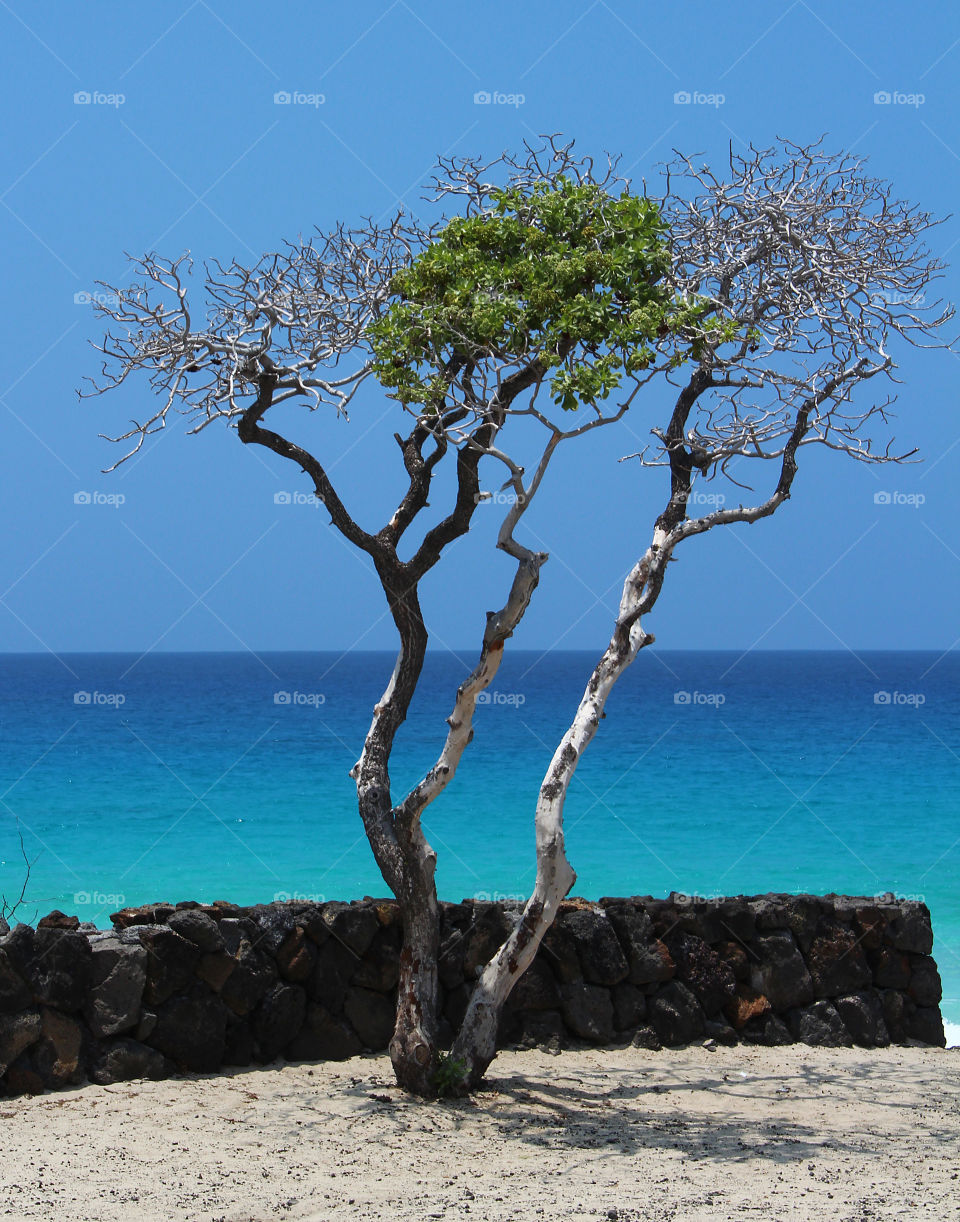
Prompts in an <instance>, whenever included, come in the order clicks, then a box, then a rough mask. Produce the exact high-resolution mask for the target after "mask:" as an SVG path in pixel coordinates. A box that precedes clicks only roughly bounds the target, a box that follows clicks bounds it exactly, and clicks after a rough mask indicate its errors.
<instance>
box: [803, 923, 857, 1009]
mask: <svg viewBox="0 0 960 1222" xmlns="http://www.w3.org/2000/svg"><path fill="white" fill-rule="evenodd" d="M807 966H808V968H809V969H810V978H811V980H812V981H813V992H814V996H816V997H836V996H838V995H839V994H846V993H849V992H851V991H852V990H851V986H853V987H854V988H859V987H861V986H863V985H867V984H870V983H871V981H872V979H873V977H872V974H871V971H870V965H869V964H868V963H867V960H866V956H865V955H864V952H863V949H862V948H861V947H860V946H859V945H858V943H857V935H856V933H855V932H854V930H853V929H852V928H851V927H850V926H849V925H844V924H842V923H841V922H839V921H835V920H830V919H825V920H823V921H821V923H820V925H819V926H818V929H817V936H816V937H815V938H814V939H813V941H812V943H811V944H810V950H809V952H808V954H807Z"/></svg>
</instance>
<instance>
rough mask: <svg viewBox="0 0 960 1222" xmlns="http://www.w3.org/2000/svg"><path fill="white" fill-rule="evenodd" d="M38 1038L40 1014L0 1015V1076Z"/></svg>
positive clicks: (34, 1011)
mask: <svg viewBox="0 0 960 1222" xmlns="http://www.w3.org/2000/svg"><path fill="white" fill-rule="evenodd" d="M39 1038H40V1014H39V1012H38V1011H36V1010H25V1011H23V1012H22V1013H20V1014H0V1075H2V1074H3V1073H5V1072H6V1070H7V1067H8V1066H9V1065H12V1064H13V1062H14V1061H16V1060H17V1058H18V1057H19V1056H20V1055H21V1053H23V1052H25V1051H26V1050H27V1049H28V1048H29V1047H30V1046H31V1044H35V1043H36V1042H37V1040H38V1039H39Z"/></svg>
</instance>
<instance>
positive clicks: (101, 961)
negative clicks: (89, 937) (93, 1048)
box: [83, 938, 147, 1037]
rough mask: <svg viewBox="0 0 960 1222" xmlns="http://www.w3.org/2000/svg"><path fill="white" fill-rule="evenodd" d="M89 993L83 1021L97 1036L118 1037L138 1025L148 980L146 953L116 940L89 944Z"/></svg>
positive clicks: (137, 947) (104, 940) (103, 940)
mask: <svg viewBox="0 0 960 1222" xmlns="http://www.w3.org/2000/svg"><path fill="white" fill-rule="evenodd" d="M91 961H92V966H91V971H90V983H91V988H90V992H89V993H88V995H87V999H86V1004H85V1005H84V1008H83V1014H84V1018H85V1019H86V1020H87V1025H88V1027H89V1028H90V1030H91V1031H92V1032H93V1034H94V1035H95V1036H97V1037H101V1036H106V1035H118V1034H119V1033H120V1032H121V1031H129V1030H130V1028H131V1027H135V1026H136V1025H137V1020H138V1018H139V1016H140V1004H141V1001H142V1000H143V992H144V987H145V985H146V980H147V952H146V950H145V949H144V948H143V947H142V946H128V945H126V944H124V943H123V942H121V941H120V940H119V938H109V939H106V938H105V939H99V940H97V941H96V942H93V943H92V945H91Z"/></svg>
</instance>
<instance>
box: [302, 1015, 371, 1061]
mask: <svg viewBox="0 0 960 1222" xmlns="http://www.w3.org/2000/svg"><path fill="white" fill-rule="evenodd" d="M362 1051H363V1045H362V1044H361V1043H360V1040H359V1038H358V1037H357V1035H356V1033H355V1032H354V1031H353V1030H352V1029H351V1028H350V1027H348V1026H347V1024H346V1023H344V1022H342V1021H341V1020H340V1019H338V1018H335V1017H334V1016H333V1015H332V1014H330V1012H329V1011H328V1010H325V1009H324V1007H323V1006H319V1005H316V1004H313V1005H309V1006H308V1007H307V1021H306V1022H305V1023H304V1025H303V1027H302V1029H301V1031H300V1034H299V1035H298V1036H296V1037H295V1038H294V1039H293V1040H292V1042H291V1043H290V1044H289V1046H288V1047H287V1052H286V1055H287V1057H288V1058H289V1059H290V1060H292V1061H345V1060H347V1058H348V1057H353V1056H356V1055H357V1053H358V1052H362Z"/></svg>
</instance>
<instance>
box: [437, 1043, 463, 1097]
mask: <svg viewBox="0 0 960 1222" xmlns="http://www.w3.org/2000/svg"><path fill="white" fill-rule="evenodd" d="M466 1076H467V1066H466V1062H465V1061H460V1060H457V1059H455V1058H454V1057H451V1056H449V1055H448V1054H447V1053H445V1052H441V1053H440V1056H439V1058H438V1059H437V1068H436V1069H435V1070H434V1072H433V1085H434V1089H435V1090H436V1092H437V1094H438V1095H439V1096H440V1098H441V1099H448V1098H451V1097H453V1096H456V1095H461V1094H463V1083H464V1080H465V1079H466Z"/></svg>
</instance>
